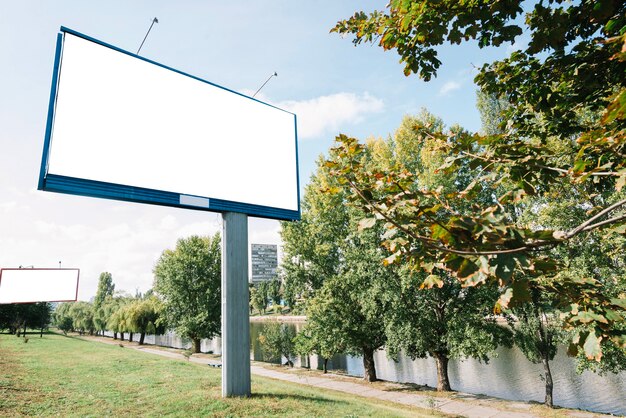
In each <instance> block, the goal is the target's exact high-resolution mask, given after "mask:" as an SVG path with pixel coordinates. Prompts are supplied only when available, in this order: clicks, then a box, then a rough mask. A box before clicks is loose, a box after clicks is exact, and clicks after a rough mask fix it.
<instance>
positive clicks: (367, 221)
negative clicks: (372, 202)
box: [358, 218, 376, 231]
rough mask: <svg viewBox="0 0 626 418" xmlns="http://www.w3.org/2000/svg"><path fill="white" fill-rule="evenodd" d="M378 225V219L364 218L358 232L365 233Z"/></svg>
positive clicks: (360, 222)
mask: <svg viewBox="0 0 626 418" xmlns="http://www.w3.org/2000/svg"><path fill="white" fill-rule="evenodd" d="M374 225H376V218H363V219H361V220H360V221H359V226H358V230H359V231H363V230H364V229H368V228H371V227H373V226H374Z"/></svg>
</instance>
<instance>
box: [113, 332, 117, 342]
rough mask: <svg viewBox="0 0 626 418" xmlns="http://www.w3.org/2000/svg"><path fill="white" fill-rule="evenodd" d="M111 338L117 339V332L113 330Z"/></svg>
mask: <svg viewBox="0 0 626 418" xmlns="http://www.w3.org/2000/svg"><path fill="white" fill-rule="evenodd" d="M113 339H114V340H117V332H114V333H113Z"/></svg>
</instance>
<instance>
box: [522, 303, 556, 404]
mask: <svg viewBox="0 0 626 418" xmlns="http://www.w3.org/2000/svg"><path fill="white" fill-rule="evenodd" d="M511 313H512V314H513V315H514V317H515V318H516V321H514V322H513V321H512V323H511V329H513V335H514V339H515V344H516V345H517V346H518V347H519V349H520V350H521V351H522V353H524V356H526V358H527V359H528V360H530V361H531V362H533V363H541V364H542V366H543V370H544V375H543V380H544V383H545V399H544V403H545V404H546V405H547V406H549V407H552V406H553V404H554V402H553V396H552V392H553V389H554V381H553V379H552V371H551V369H550V361H552V359H554V356H555V355H556V353H557V349H558V345H559V343H562V342H563V341H564V340H565V335H564V332H563V329H562V326H561V324H560V320H559V318H558V316H557V315H556V314H555V309H554V307H553V306H552V304H551V303H550V301H546V300H545V297H541V295H539V294H538V292H537V291H536V290H534V291H533V295H532V299H531V301H528V302H525V303H523V304H522V305H521V306H514V307H512V309H511Z"/></svg>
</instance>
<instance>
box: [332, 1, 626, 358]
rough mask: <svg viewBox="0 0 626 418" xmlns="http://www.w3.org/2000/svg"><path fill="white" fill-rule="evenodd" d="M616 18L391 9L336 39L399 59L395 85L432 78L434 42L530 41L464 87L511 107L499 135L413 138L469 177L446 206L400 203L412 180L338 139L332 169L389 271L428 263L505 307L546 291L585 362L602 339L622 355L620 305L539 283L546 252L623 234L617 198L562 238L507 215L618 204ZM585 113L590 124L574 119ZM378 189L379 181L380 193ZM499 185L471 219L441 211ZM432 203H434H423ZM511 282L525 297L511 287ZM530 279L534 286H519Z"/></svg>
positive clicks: (608, 7) (622, 180)
mask: <svg viewBox="0 0 626 418" xmlns="http://www.w3.org/2000/svg"><path fill="white" fill-rule="evenodd" d="M625 12H626V4H624V3H623V2H613V1H600V0H596V1H592V0H590V1H581V2H563V1H554V2H548V3H545V2H536V3H535V4H534V7H533V8H531V9H529V11H528V12H526V13H525V14H526V16H525V19H523V20H522V19H519V17H520V16H521V15H522V14H524V10H523V9H522V7H521V0H519V1H508V2H497V3H493V2H471V3H469V2H468V3H461V4H459V3H458V2H455V1H443V2H436V3H431V2H426V1H414V2H410V1H400V0H392V1H391V2H390V3H389V5H388V10H387V11H383V12H381V11H376V12H373V13H371V14H370V15H367V14H365V13H362V12H358V13H356V14H355V15H354V16H353V17H352V18H350V19H347V20H344V21H341V22H339V23H338V24H337V25H336V26H335V28H334V29H333V30H334V31H336V32H338V33H341V34H353V35H354V36H355V38H354V43H355V44H359V43H361V42H374V41H378V42H379V44H380V45H381V46H382V47H383V48H384V49H396V50H397V52H398V53H399V55H400V57H401V61H402V62H403V63H404V64H405V74H406V75H409V74H411V73H416V74H418V75H419V76H420V77H422V78H423V79H425V80H429V79H430V78H431V77H432V76H434V75H436V72H437V69H438V68H439V66H440V65H441V62H440V61H439V60H438V58H437V50H436V48H437V47H438V46H440V45H442V44H444V43H451V44H458V43H461V42H465V41H468V40H474V39H475V40H477V41H478V43H479V45H480V46H481V47H486V46H499V45H500V44H502V43H503V42H514V41H515V40H516V39H517V38H518V37H519V36H520V35H521V34H522V33H524V32H526V34H527V35H529V36H530V42H529V44H528V47H527V48H526V49H525V50H519V51H514V52H512V53H511V54H510V56H509V57H508V58H506V59H504V60H501V61H495V62H492V63H489V64H485V65H484V66H483V67H482V69H481V70H480V72H479V74H478V75H477V77H476V79H475V80H476V82H477V83H478V85H479V87H480V88H481V90H482V91H484V92H485V93H487V94H493V95H495V97H501V98H503V99H505V100H506V101H507V102H508V103H509V104H510V107H509V108H508V109H507V110H506V112H505V114H504V116H505V117H506V120H507V123H506V125H507V129H506V131H505V132H504V133H503V134H499V135H486V136H482V135H477V134H475V135H471V134H462V135H458V134H454V133H447V132H435V133H433V132H432V131H430V132H424V133H423V136H424V140H428V141H431V142H434V143H436V144H437V146H438V147H441V148H445V149H447V150H448V153H449V154H450V155H449V158H448V159H447V160H446V162H445V164H443V165H442V167H441V169H442V170H446V171H447V172H455V171H457V170H459V169H460V168H461V167H468V166H469V167H474V168H480V171H479V173H480V175H479V177H478V178H477V180H476V181H475V182H473V183H471V184H470V185H469V186H468V188H466V189H465V190H463V191H461V192H457V193H454V194H451V195H445V196H443V195H440V194H439V193H438V192H437V190H430V189H425V190H421V191H415V190H414V191H412V192H411V193H403V192H402V189H404V186H405V185H406V183H410V182H411V180H410V179H408V180H407V178H408V177H410V176H411V173H407V172H406V171H405V170H395V169H391V170H378V171H376V172H374V171H367V170H364V169H363V167H362V166H360V158H361V155H362V153H363V152H364V151H363V147H362V146H360V145H359V144H358V143H357V142H356V141H355V140H354V139H351V138H348V137H345V136H339V137H338V147H337V154H336V155H335V157H336V158H335V159H334V160H333V161H331V162H330V163H331V164H333V167H334V169H335V170H334V174H335V175H337V176H340V178H341V179H342V180H343V182H344V184H345V185H346V186H347V187H349V188H350V190H352V192H353V194H352V197H353V200H354V201H355V202H359V203H360V204H361V205H362V206H364V207H365V209H366V210H367V211H369V212H370V213H375V214H376V215H377V216H378V217H379V218H381V219H383V220H384V221H385V223H386V225H387V227H388V228H389V229H390V230H393V231H396V232H397V236H393V237H390V238H389V239H388V242H387V244H388V247H389V248H390V249H391V247H394V248H395V250H393V251H392V253H393V256H394V259H398V258H407V259H409V260H410V261H411V262H412V264H413V265H415V266H419V265H421V264H422V263H423V262H424V261H425V259H426V258H437V259H439V260H440V262H441V264H442V265H443V266H444V268H445V269H446V270H447V271H448V272H450V274H452V275H454V276H455V277H456V278H457V279H458V280H460V281H461V282H462V283H463V284H464V285H473V284H476V283H482V282H485V281H499V282H500V283H501V284H503V285H504V286H503V287H504V292H505V293H504V295H507V297H505V298H501V302H506V301H512V302H514V301H515V300H518V299H523V298H524V297H525V295H527V294H528V287H529V286H530V287H537V288H539V289H540V290H541V291H543V292H549V293H552V294H553V295H554V296H555V298H556V299H558V300H559V301H560V304H561V307H562V313H563V314H564V315H565V316H566V319H567V325H568V326H569V327H572V328H575V329H578V331H577V335H576V336H575V337H574V340H575V341H577V342H578V344H579V346H581V347H582V348H584V351H585V352H586V355H587V356H588V357H589V358H595V359H596V360H599V359H600V358H601V357H602V350H601V348H602V342H603V341H606V340H607V339H611V340H612V341H613V342H614V343H616V344H617V345H618V346H621V347H624V346H626V334H624V331H623V327H622V326H621V324H622V323H623V322H624V310H625V309H626V302H625V298H624V296H623V295H621V296H618V297H613V296H611V295H608V296H607V295H605V294H604V293H603V289H602V283H601V282H599V281H598V280H597V279H594V278H584V279H583V280H580V279H572V278H571V277H568V276H562V275H561V276H558V277H555V278H554V279H553V280H547V279H546V278H547V277H549V275H550V273H551V272H554V271H556V268H555V265H556V262H555V260H554V259H552V258H551V257H549V254H547V253H549V251H550V250H551V249H552V248H554V247H555V246H564V245H566V244H567V243H570V242H572V240H573V239H574V238H585V237H587V235H588V234H589V232H592V231H595V230H598V229H603V230H605V231H606V230H612V231H615V232H617V233H621V234H624V233H625V231H626V229H625V228H624V226H625V221H626V214H625V213H624V209H625V207H626V199H624V198H618V197H615V198H612V199H607V200H606V201H603V202H601V204H599V205H597V206H593V207H591V208H589V213H588V214H587V216H586V218H585V220H584V221H583V222H581V223H579V224H578V225H576V226H575V227H573V228H571V229H568V230H551V229H536V230H532V229H528V228H526V227H525V226H520V225H517V224H516V223H515V217H514V216H511V213H510V212H508V211H507V210H506V208H507V206H508V207H510V206H513V207H516V205H517V204H518V203H519V202H520V200H522V199H523V198H524V197H525V196H544V195H545V194H546V191H547V190H550V189H552V190H554V186H555V185H559V184H574V185H581V186H582V187H584V188H586V189H587V190H588V191H589V192H590V194H594V193H602V192H603V191H605V190H608V189H613V190H615V191H617V192H619V191H620V190H621V189H622V188H623V186H624V185H625V184H626V159H625V158H624V149H625V147H626V78H625V77H624V72H625V70H626V52H624V51H625V49H624V47H623V46H624V44H625V42H626V33H624V29H623V28H624V27H625V25H626V18H625ZM521 22H526V26H521V24H522V23H521ZM584 113H587V114H589V115H592V117H589V118H582V117H580V116H581V114H584ZM593 115H598V116H597V117H594V116H593ZM555 137H556V138H558V139H560V140H561V141H562V142H567V143H568V145H569V146H568V147H567V148H565V153H559V154H555V153H554V152H553V149H552V147H550V146H549V143H548V142H549V141H550V140H552V139H553V138H555ZM381 178H385V179H387V181H385V182H379V180H380V179H381ZM377 182H378V183H377ZM503 183H508V187H506V188H505V192H504V194H501V195H499V196H498V197H499V201H498V202H493V203H488V204H482V205H476V207H475V212H474V214H473V215H465V216H459V215H458V214H456V213H455V212H454V211H453V210H451V209H450V205H449V204H448V202H450V201H456V200H463V199H467V198H468V197H469V198H471V196H472V195H473V194H474V193H477V192H478V191H480V190H481V189H485V188H492V187H496V188H497V187H498V186H499V185H501V184H503ZM398 189H400V190H398ZM399 191H400V193H399ZM392 196H393V198H391V197H392ZM431 196H437V197H438V198H439V200H441V202H438V203H433V204H429V205H428V206H424V205H423V204H421V202H422V201H423V200H424V199H425V198H429V197H431ZM578 203H579V204H578V206H583V205H584V201H580V202H578ZM584 241H586V240H583V242H584ZM513 272H517V273H519V272H523V273H525V274H513ZM518 276H519V277H521V278H522V279H521V280H522V281H521V282H520V283H522V284H523V285H518V284H516V281H517V277H518ZM529 276H530V277H534V279H532V280H527V278H528V277H529ZM535 278H536V279H535ZM539 278H541V279H539ZM526 283H527V284H528V285H526ZM504 295H503V296H504ZM567 306H570V309H569V310H568V309H567V308H566V307H567ZM579 308H581V309H579ZM581 311H582V312H585V313H586V314H585V315H581V314H580V312H581Z"/></svg>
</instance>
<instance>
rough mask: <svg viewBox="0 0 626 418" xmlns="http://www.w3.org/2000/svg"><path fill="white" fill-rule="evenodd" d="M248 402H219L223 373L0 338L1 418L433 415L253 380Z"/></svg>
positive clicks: (53, 340)
mask: <svg viewBox="0 0 626 418" xmlns="http://www.w3.org/2000/svg"><path fill="white" fill-rule="evenodd" d="M252 392H253V395H252V397H251V398H229V399H222V397H221V371H220V370H219V369H213V368H211V367H208V366H203V365H199V364H194V363H192V362H186V361H181V360H171V359H167V358H162V357H159V356H156V355H151V354H146V353H139V352H136V351H135V350H130V349H128V348H122V347H119V346H115V345H108V344H101V343H96V342H90V341H84V340H80V339H77V338H72V337H64V336H62V335H58V334H44V336H43V338H39V335H32V336H31V335H29V341H28V343H24V341H23V339H22V338H17V337H15V336H13V335H7V334H0V416H19V415H30V416H33V415H34V416H42V415H61V416H68V415H69V416H98V417H99V416H120V415H127V416H146V415H148V416H153V415H169V416H217V417H228V416H246V417H247V416H289V417H313V416H314V417H320V416H332V417H357V416H358V417H367V416H376V417H380V416H384V417H392V416H400V417H408V416H410V417H422V416H432V415H431V413H430V411H426V410H420V409H416V408H408V407H403V406H401V405H396V404H392V403H386V402H382V401H380V400H369V399H366V398H361V397H356V396H352V395H344V394H341V393H336V392H332V391H324V390H320V389H318V388H311V387H307V386H300V385H296V384H292V383H286V382H279V381H276V380H272V379H264V378H261V377H256V376H253V377H252Z"/></svg>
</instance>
